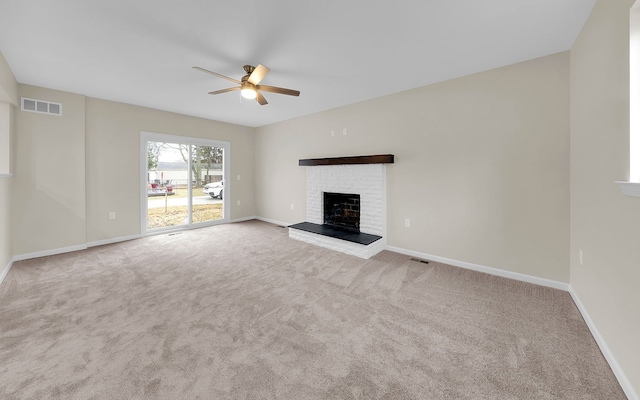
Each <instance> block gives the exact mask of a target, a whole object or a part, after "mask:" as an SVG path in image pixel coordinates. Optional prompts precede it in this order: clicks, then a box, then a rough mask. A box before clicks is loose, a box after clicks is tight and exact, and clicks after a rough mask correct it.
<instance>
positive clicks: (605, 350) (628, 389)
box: [569, 286, 640, 400]
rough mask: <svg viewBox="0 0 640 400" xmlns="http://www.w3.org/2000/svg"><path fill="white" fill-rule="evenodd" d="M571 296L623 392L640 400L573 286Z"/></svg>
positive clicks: (631, 398)
mask: <svg viewBox="0 0 640 400" xmlns="http://www.w3.org/2000/svg"><path fill="white" fill-rule="evenodd" d="M569 294H570V295H571V298H572V299H573V302H574V303H575V304H576V307H578V310H579V311H580V314H582V318H583V319H584V321H585V322H586V324H587V327H588V328H589V331H591V335H592V336H593V338H594V339H595V341H596V343H597V344H598V347H600V351H601V352H602V355H604V358H605V359H606V360H607V362H608V363H609V366H610V367H611V371H613V374H614V375H615V376H616V379H618V383H620V386H621V387H622V390H623V391H624V393H625V394H626V395H627V397H628V398H629V400H639V399H640V397H638V393H637V392H636V391H635V389H634V388H633V386H632V385H631V382H629V378H627V375H626V374H625V373H624V371H623V370H622V368H621V367H620V364H618V361H616V359H615V357H614V356H613V353H611V350H609V346H607V342H606V341H605V340H604V338H603V337H602V335H601V334H600V331H598V328H596V325H595V324H594V323H593V320H592V319H591V316H590V315H589V313H588V312H587V309H586V308H585V307H584V305H583V304H582V301H580V297H578V294H577V293H576V292H575V291H574V290H573V288H572V287H571V286H569Z"/></svg>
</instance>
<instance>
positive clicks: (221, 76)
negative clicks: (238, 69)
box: [193, 67, 242, 85]
mask: <svg viewBox="0 0 640 400" xmlns="http://www.w3.org/2000/svg"><path fill="white" fill-rule="evenodd" d="M193 69H197V70H198V71H202V72H206V73H207V74H211V75H213V76H217V77H218V78H222V79H226V80H228V81H231V82H233V83H237V84H238V85H240V84H242V82H240V81H239V80H237V79H233V78H229V77H228V76H224V75H222V74H219V73H217V72H213V71H209V70H208V69H204V68H200V67H193Z"/></svg>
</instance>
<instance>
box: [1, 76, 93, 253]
mask: <svg viewBox="0 0 640 400" xmlns="http://www.w3.org/2000/svg"><path fill="white" fill-rule="evenodd" d="M19 93H20V96H23V97H29V98H33V99H41V100H47V101H53V102H57V103H62V104H63V108H62V116H54V115H46V114H38V113H32V112H22V111H18V116H17V121H16V158H15V173H14V177H13V182H12V190H11V194H12V202H13V206H12V216H13V222H12V224H13V226H12V234H13V235H12V236H13V253H14V255H22V254H29V253H34V252H40V251H46V250H53V249H60V248H66V247H73V246H82V245H84V244H85V243H86V234H85V231H86V230H85V225H86V220H85V215H86V213H85V184H84V182H85V177H84V158H85V155H84V114H85V104H84V103H85V98H84V96H80V95H77V94H72V93H66V92H60V91H56V90H50V89H44V88H39V87H35V86H28V85H19Z"/></svg>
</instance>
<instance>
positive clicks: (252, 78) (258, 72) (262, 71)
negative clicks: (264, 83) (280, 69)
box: [247, 64, 271, 85]
mask: <svg viewBox="0 0 640 400" xmlns="http://www.w3.org/2000/svg"><path fill="white" fill-rule="evenodd" d="M269 71H271V70H270V69H269V68H267V67H265V66H264V65H262V64H258V66H257V67H256V68H255V69H254V70H253V72H252V73H251V75H249V79H247V81H248V82H249V83H252V84H254V85H257V84H258V83H260V81H261V80H263V79H264V77H265V76H267V74H268V73H269Z"/></svg>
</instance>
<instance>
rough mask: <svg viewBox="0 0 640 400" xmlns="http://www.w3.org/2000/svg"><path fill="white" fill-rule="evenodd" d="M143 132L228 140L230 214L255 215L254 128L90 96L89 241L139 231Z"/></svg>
mask: <svg viewBox="0 0 640 400" xmlns="http://www.w3.org/2000/svg"><path fill="white" fill-rule="evenodd" d="M141 131H146V132H154V133H162V134H170V135H180V136H190V137H196V138H204V139H212V140H221V141H227V142H230V143H231V171H230V176H231V178H232V179H231V182H229V183H228V186H229V188H230V194H231V197H230V201H229V202H228V204H229V206H230V207H231V219H237V218H243V217H250V216H253V215H254V213H255V197H254V190H253V186H254V180H253V173H254V130H253V128H249V127H243V126H239V125H232V124H227V123H223V122H216V121H211V120H206V119H201V118H194V117H189V116H185V115H180V114H174V113H169V112H164V111H158V110H153V109H149V108H143V107H137V106H132V105H128V104H123V103H115V102H111V101H106V100H99V99H93V98H87V136H86V137H87V192H86V195H87V239H88V242H93V241H101V240H107V239H111V238H118V237H126V236H131V235H137V234H140V219H141V216H140V185H141V184H143V183H141V179H140V132H141ZM237 175H240V177H241V179H240V180H237ZM225 192H226V191H225ZM237 200H240V206H238V205H237ZM110 211H115V212H116V216H117V218H116V219H115V220H109V212H110Z"/></svg>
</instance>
